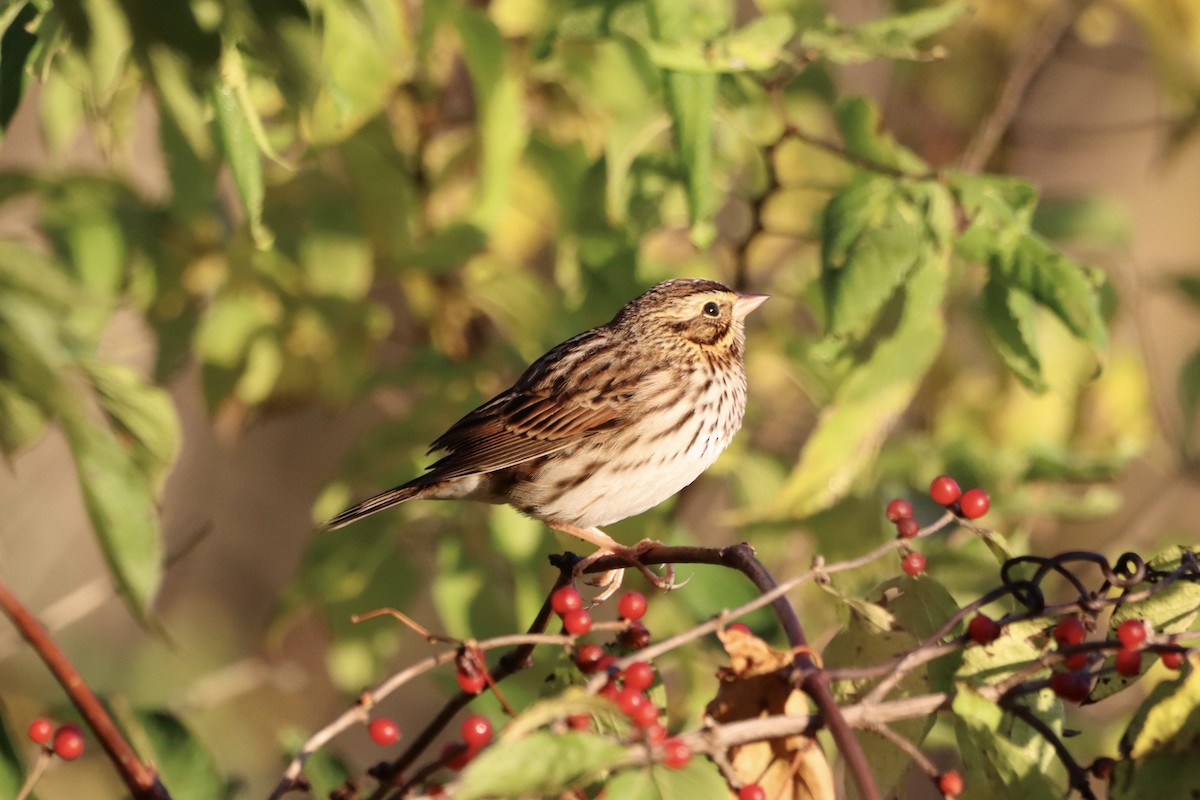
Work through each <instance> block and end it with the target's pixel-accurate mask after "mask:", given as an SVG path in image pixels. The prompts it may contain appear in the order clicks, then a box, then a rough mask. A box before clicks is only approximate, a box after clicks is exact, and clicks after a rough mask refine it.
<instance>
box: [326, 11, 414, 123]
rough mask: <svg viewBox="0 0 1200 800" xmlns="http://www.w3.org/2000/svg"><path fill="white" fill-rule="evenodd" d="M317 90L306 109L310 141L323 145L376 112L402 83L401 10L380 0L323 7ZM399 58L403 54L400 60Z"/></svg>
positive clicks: (405, 63)
mask: <svg viewBox="0 0 1200 800" xmlns="http://www.w3.org/2000/svg"><path fill="white" fill-rule="evenodd" d="M316 8H317V9H319V11H320V17H321V64H322V67H323V76H324V78H325V80H323V81H322V84H321V88H320V92H319V93H318V95H317V98H316V100H315V102H314V103H313V107H312V117H311V119H312V134H311V135H312V141H313V142H314V143H316V144H329V143H332V142H337V141H341V140H343V139H345V138H347V137H348V136H350V135H351V134H353V133H354V131H356V130H357V129H358V128H359V127H361V126H362V125H363V124H364V123H366V122H367V120H369V119H370V118H372V117H374V116H375V115H376V114H378V113H379V111H380V109H381V108H382V107H383V104H384V102H385V101H386V100H387V99H388V98H389V97H390V96H391V94H392V92H393V91H394V90H395V87H396V86H397V85H398V84H400V83H402V82H403V81H405V80H408V79H409V77H410V73H411V65H412V61H411V56H412V53H408V52H406V51H407V50H408V49H409V48H408V47H407V46H406V45H407V41H406V40H405V39H403V38H402V37H400V36H399V32H400V31H401V30H402V28H403V23H402V21H401V18H400V17H401V13H402V12H401V6H400V5H399V4H396V3H390V2H380V0H363V2H358V3H323V4H321V5H319V6H317V7H316ZM402 55H407V56H408V57H407V58H403V57H402Z"/></svg>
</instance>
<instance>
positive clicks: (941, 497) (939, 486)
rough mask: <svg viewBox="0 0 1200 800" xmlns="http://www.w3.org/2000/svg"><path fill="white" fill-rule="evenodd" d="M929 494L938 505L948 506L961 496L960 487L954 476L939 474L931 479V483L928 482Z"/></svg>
mask: <svg viewBox="0 0 1200 800" xmlns="http://www.w3.org/2000/svg"><path fill="white" fill-rule="evenodd" d="M929 496H930V497H931V498H933V502H935V503H937V504H938V505H940V506H948V505H950V504H951V503H953V502H954V501H955V500H957V499H958V498H960V497H962V489H960V488H959V486H958V481H956V480H954V478H951V477H950V476H949V475H939V476H937V477H936V478H934V479H933V483H931V484H929Z"/></svg>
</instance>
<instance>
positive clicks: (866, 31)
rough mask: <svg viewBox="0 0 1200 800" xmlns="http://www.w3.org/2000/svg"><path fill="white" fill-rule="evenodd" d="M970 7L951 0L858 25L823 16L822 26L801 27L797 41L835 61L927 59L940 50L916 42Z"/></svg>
mask: <svg viewBox="0 0 1200 800" xmlns="http://www.w3.org/2000/svg"><path fill="white" fill-rule="evenodd" d="M970 9H971V6H970V4H968V3H966V2H961V0H954V1H953V2H948V3H941V4H939V5H935V6H929V7H927V8H920V9H918V10H916V11H910V12H907V13H903V14H889V15H887V16H884V17H881V18H879V19H877V20H872V21H871V22H864V23H862V24H860V25H843V24H842V23H840V22H838V21H837V20H835V19H834V18H832V17H826V19H825V21H824V23H823V24H822V25H820V26H815V27H812V28H809V29H807V30H805V31H804V33H803V34H801V36H800V43H801V45H802V46H803V47H804V48H805V49H807V50H809V51H811V52H812V53H813V54H814V55H816V56H818V57H821V58H827V59H829V60H830V61H833V62H835V63H838V64H857V63H861V62H864V61H871V60H873V59H876V58H894V59H928V58H930V57H936V56H938V55H940V53H941V51H940V50H939V49H936V48H935V49H932V50H922V49H920V48H919V47H918V43H919V42H920V41H921V40H923V39H926V38H928V37H930V36H932V35H934V34H935V33H938V32H939V31H941V30H943V29H945V28H946V27H948V26H950V25H951V24H953V23H954V22H955V21H956V20H957V19H959V18H960V17H961V16H963V15H964V14H966V13H967V12H968V11H970Z"/></svg>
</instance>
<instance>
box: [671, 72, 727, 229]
mask: <svg viewBox="0 0 1200 800" xmlns="http://www.w3.org/2000/svg"><path fill="white" fill-rule="evenodd" d="M664 88H665V90H666V99H667V110H668V111H669V112H670V114H671V121H672V123H673V126H674V130H675V142H676V147H677V149H678V151H679V157H680V160H681V162H682V163H683V174H684V183H685V184H686V186H687V197H688V217H689V219H690V220H691V239H692V243H693V244H694V245H695V246H696V247H697V248H699V249H705V248H707V247H708V246H709V245H710V244H712V242H713V239H714V238H715V237H716V233H717V231H716V226H715V225H714V223H713V219H712V217H713V213H714V212H715V211H716V186H715V184H714V183H713V142H712V137H713V124H714V121H715V119H716V107H717V76H716V75H705V74H697V73H684V72H668V73H667V75H666V78H665V80H664Z"/></svg>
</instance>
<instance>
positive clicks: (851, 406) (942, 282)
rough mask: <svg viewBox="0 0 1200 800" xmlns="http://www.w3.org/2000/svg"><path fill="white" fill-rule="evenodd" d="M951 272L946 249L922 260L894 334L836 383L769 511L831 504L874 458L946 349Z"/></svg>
mask: <svg viewBox="0 0 1200 800" xmlns="http://www.w3.org/2000/svg"><path fill="white" fill-rule="evenodd" d="M946 273H947V256H946V254H945V253H944V252H942V253H937V252H932V251H926V252H924V253H923V254H921V256H920V257H919V258H918V259H917V262H916V264H915V266H914V268H913V271H912V274H911V275H910V276H909V278H908V281H907V283H906V285H905V297H904V305H903V309H902V311H901V312H900V321H899V323H898V324H897V326H896V328H895V330H894V332H893V334H892V336H891V337H890V338H888V339H886V340H884V341H882V342H880V343H879V345H878V346H876V348H875V350H874V352H872V353H871V355H870V357H869V358H868V359H867V360H866V361H865V362H864V363H863V364H861V365H859V366H858V367H857V368H856V369H854V371H853V372H851V373H850V375H848V376H847V377H846V379H845V380H844V381H843V382H842V384H841V385H840V386H839V387H838V388H837V391H836V392H835V393H834V396H833V398H832V400H831V401H830V402H829V404H828V405H826V407H825V408H824V409H823V410H822V412H821V416H820V418H819V419H818V421H817V427H816V429H815V430H814V431H813V433H812V434H811V435H810V436H809V439H808V442H807V443H806V444H805V446H804V450H803V452H801V454H800V460H799V462H798V463H797V464H796V467H795V468H794V469H793V470H792V473H791V475H790V476H789V477H788V479H787V482H786V483H785V484H784V487H783V489H782V490H781V491H780V493H779V496H778V499H777V500H776V505H775V506H774V508H773V509H772V510H770V511H769V512H768V513H769V514H795V515H799V516H806V515H809V514H813V513H815V512H817V511H820V510H822V509H825V508H828V507H829V506H831V505H832V504H833V503H835V502H837V500H838V499H840V498H842V497H844V496H845V495H846V493H847V492H849V491H850V489H851V487H852V485H853V482H854V481H855V480H856V479H857V478H858V476H859V475H861V474H862V473H863V472H864V471H865V470H866V469H867V468H868V467H869V466H870V465H871V464H872V463H874V461H875V457H876V455H877V454H878V452H879V448H880V447H881V446H882V445H883V441H884V439H885V438H886V437H887V435H888V433H889V432H890V430H891V428H892V426H893V425H894V424H895V421H896V419H897V418H898V417H899V416H900V414H902V413H903V412H904V410H905V409H906V408H907V407H908V404H909V403H910V402H911V401H912V398H913V396H914V395H915V394H916V391H917V387H918V386H919V385H920V383H921V380H922V378H923V377H924V376H925V372H926V371H927V370H928V369H929V367H930V366H931V365H932V364H933V360H934V358H935V357H936V356H937V353H938V351H939V350H940V349H941V346H942V341H943V339H944V338H945V335H946V327H945V321H944V320H943V318H942V315H941V313H940V311H939V309H940V308H941V302H942V297H943V295H944V293H945V287H946Z"/></svg>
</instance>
